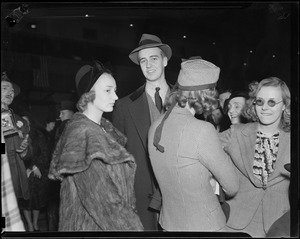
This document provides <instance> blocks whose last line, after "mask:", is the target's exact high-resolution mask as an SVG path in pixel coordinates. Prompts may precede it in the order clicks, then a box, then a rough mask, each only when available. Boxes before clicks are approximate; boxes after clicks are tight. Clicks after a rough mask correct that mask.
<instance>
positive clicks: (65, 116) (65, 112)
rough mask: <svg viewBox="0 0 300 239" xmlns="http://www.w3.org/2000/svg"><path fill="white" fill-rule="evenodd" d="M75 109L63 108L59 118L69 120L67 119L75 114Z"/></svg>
mask: <svg viewBox="0 0 300 239" xmlns="http://www.w3.org/2000/svg"><path fill="white" fill-rule="evenodd" d="M73 114H74V113H73V111H71V110H61V111H60V114H59V118H60V120H61V121H64V120H67V119H71V117H72V116H73Z"/></svg>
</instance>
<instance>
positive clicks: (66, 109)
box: [55, 100, 76, 143]
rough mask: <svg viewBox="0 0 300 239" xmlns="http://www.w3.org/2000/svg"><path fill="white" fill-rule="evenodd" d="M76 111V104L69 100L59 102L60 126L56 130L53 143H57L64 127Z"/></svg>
mask: <svg viewBox="0 0 300 239" xmlns="http://www.w3.org/2000/svg"><path fill="white" fill-rule="evenodd" d="M75 111H76V104H75V102H73V101H71V100H63V101H61V102H60V109H59V118H60V120H61V124H60V125H59V127H58V128H57V131H56V136H55V142H56V143H57V141H58V139H59V137H60V136H61V134H62V132H63V130H64V128H65V127H66V125H67V123H68V122H69V120H70V119H71V118H72V116H73V115H74V113H75Z"/></svg>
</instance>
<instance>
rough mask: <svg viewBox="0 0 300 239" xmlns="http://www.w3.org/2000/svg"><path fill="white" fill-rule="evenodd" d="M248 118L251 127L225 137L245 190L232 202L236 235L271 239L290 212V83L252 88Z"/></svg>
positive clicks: (276, 82) (230, 223) (239, 128)
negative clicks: (273, 228) (277, 223)
mask: <svg viewBox="0 0 300 239" xmlns="http://www.w3.org/2000/svg"><path fill="white" fill-rule="evenodd" d="M249 96H250V98H249V100H248V101H247V104H246V106H245V110H244V111H243V112H244V116H246V117H247V118H249V119H251V120H252V121H255V122H251V123H247V124H234V125H232V126H231V128H230V129H228V130H227V131H224V132H222V133H220V135H219V136H220V139H221V142H222V145H223V147H224V150H225V151H226V152H227V153H228V154H229V155H230V157H231V159H232V160H233V162H234V164H235V166H236V168H237V172H238V174H239V178H240V180H239V183H240V187H239V191H238V193H237V195H236V196H235V197H234V198H232V199H229V200H227V202H228V204H229V205H230V216H229V219H228V222H227V225H228V227H230V228H231V230H232V231H238V232H246V233H248V234H249V235H250V236H252V237H265V236H266V232H267V231H268V230H269V228H270V226H271V225H272V224H273V223H274V222H275V221H276V220H277V219H278V218H280V217H281V216H282V215H283V214H284V213H286V212H287V211H288V210H289V209H290V204H289V197H288V190H289V184H290V179H289V172H288V171H286V170H285V169H284V165H285V164H288V163H290V160H291V158H290V103H291V99H290V98H291V96H290V91H289V88H288V87H287V85H286V83H285V82H284V81H282V80H280V79H279V78H277V77H269V78H266V79H263V80H262V81H260V82H259V83H258V82H255V83H252V84H250V92H249Z"/></svg>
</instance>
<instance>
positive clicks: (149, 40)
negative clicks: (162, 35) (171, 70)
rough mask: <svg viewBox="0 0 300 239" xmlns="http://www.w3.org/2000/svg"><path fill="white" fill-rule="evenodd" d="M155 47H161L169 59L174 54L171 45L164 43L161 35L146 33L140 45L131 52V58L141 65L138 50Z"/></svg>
mask: <svg viewBox="0 0 300 239" xmlns="http://www.w3.org/2000/svg"><path fill="white" fill-rule="evenodd" d="M153 47H159V48H160V49H161V50H162V51H163V52H164V53H165V55H166V57H167V58H168V60H170V58H171V56H172V50H171V47H169V46H168V45H167V44H163V43H162V42H161V40H160V39H159V37H157V36H155V35H151V34H146V33H144V34H143V35H142V37H141V39H140V42H139V46H138V47H137V48H135V49H134V50H133V51H132V52H131V53H130V54H129V58H130V59H131V60H132V61H133V62H134V63H135V64H137V65H139V60H138V52H139V51H140V50H142V49H145V48H153Z"/></svg>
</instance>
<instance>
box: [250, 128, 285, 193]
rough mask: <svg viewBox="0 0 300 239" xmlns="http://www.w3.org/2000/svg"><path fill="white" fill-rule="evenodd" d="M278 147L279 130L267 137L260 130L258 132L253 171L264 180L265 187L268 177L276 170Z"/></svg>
mask: <svg viewBox="0 0 300 239" xmlns="http://www.w3.org/2000/svg"><path fill="white" fill-rule="evenodd" d="M278 147H279V132H278V133H276V134H274V135H273V136H271V137H267V136H266V135H265V134H263V133H262V132H260V131H258V132H257V135H256V145H255V155H254V163H253V173H254V175H255V176H256V177H257V178H258V179H259V180H261V181H262V183H263V187H264V188H266V186H267V182H268V177H269V176H270V175H271V174H272V173H273V172H274V170H275V163H276V159H277V153H278Z"/></svg>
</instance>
